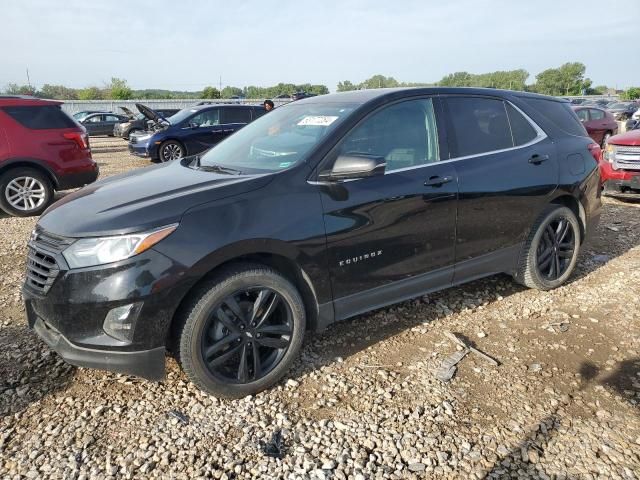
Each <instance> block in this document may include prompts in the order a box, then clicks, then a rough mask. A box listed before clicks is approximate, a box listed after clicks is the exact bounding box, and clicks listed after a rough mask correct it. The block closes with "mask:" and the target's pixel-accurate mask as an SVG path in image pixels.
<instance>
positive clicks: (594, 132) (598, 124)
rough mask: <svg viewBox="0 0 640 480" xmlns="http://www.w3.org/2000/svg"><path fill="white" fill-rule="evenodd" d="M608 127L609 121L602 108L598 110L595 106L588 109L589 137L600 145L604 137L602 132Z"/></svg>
mask: <svg viewBox="0 0 640 480" xmlns="http://www.w3.org/2000/svg"><path fill="white" fill-rule="evenodd" d="M608 129H609V122H608V121H607V117H606V115H605V113H604V111H602V110H598V109H597V108H590V109H589V128H588V129H587V131H589V134H590V136H591V138H592V139H593V140H594V141H595V142H596V143H597V144H598V145H600V144H601V143H602V140H603V138H604V134H605V133H606V131H607V130H608Z"/></svg>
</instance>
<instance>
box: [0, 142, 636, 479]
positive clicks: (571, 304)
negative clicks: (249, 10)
mask: <svg viewBox="0 0 640 480" xmlns="http://www.w3.org/2000/svg"><path fill="white" fill-rule="evenodd" d="M93 145H94V149H95V157H96V159H97V160H98V161H99V162H100V163H101V164H102V172H103V174H106V175H108V174H114V173H118V172H120V171H125V170H127V169H129V168H133V167H140V166H144V165H146V162H145V161H143V160H139V159H134V158H132V157H130V156H129V155H128V154H127V153H126V151H125V150H124V146H125V144H124V142H122V141H120V140H115V139H112V140H105V139H101V140H97V141H94V142H93ZM34 224H35V219H16V218H8V217H0V229H1V230H0V231H1V232H2V235H1V236H0V312H1V313H0V478H25V477H26V478H65V479H66V478H78V479H82V478H147V477H163V478H185V479H191V478H216V479H230V478H265V479H266V478H290V479H307V478H309V479H368V478H374V479H375V478H432V477H438V478H487V477H488V478H567V479H568V478H572V479H574V478H580V479H596V478H598V479H637V478H638V475H639V473H638V472H640V403H639V402H640V326H639V321H640V287H639V285H640V247H638V245H640V229H639V227H640V204H634V203H621V202H617V201H613V200H606V202H605V209H604V214H603V218H602V223H601V227H600V228H599V229H598V231H597V234H596V236H595V238H594V239H593V241H592V242H591V243H590V244H589V245H588V246H587V247H586V248H585V249H584V252H583V254H582V255H581V259H580V263H579V267H578V270H577V272H576V273H575V274H574V276H573V278H572V280H571V282H570V283H569V284H568V285H566V286H564V287H562V288H560V289H558V290H555V291H553V292H549V293H541V292H537V291H531V290H525V289H523V288H521V287H519V286H517V285H515V284H514V283H513V282H512V281H511V280H510V279H509V278H508V277H506V276H498V277H493V278H490V279H486V280H482V281H477V282H474V283H472V284H469V285H466V286H463V287H460V288H455V289H450V290H448V291H445V292H441V293H438V294H433V295H429V296H426V297H423V298H421V299H418V300H413V301H409V302H405V303H403V304H400V305H397V306H394V307H392V308H387V309H384V310H379V311H377V312H374V313H372V314H369V315H363V316H361V317H358V318H356V319H354V320H352V321H348V322H345V323H343V324H340V325H336V326H334V327H332V328H330V329H329V330H328V331H327V332H325V333H323V334H316V335H310V336H309V338H308V339H307V341H306V343H305V347H304V348H303V352H302V356H301V359H300V360H299V361H298V362H297V363H296V364H295V366H294V369H293V371H291V372H290V374H289V375H288V377H286V378H285V379H284V380H283V381H282V382H281V383H280V384H279V385H278V386H277V387H275V388H273V389H271V390H269V391H267V392H263V393H261V394H259V395H256V396H252V397H247V398H244V399H242V400H237V401H221V400H218V399H216V398H213V397H210V396H207V395H205V394H203V393H201V392H200V391H198V390H197V389H196V388H195V387H193V386H192V385H191V384H189V383H188V382H187V380H186V378H185V376H184V375H183V374H182V372H181V371H180V369H179V368H178V366H177V365H176V363H175V362H174V361H173V360H171V359H170V360H169V375H168V378H167V380H166V381H165V382H163V383H150V382H146V381H143V380H140V379H137V378H133V377H127V376H123V375H116V374H110V373H105V372H100V371H95V370H86V369H76V368H74V367H71V366H68V365H66V364H65V363H63V362H62V361H61V360H60V358H59V357H58V356H57V355H56V354H55V353H52V352H51V351H50V350H49V349H48V348H47V347H46V346H45V345H44V344H43V343H42V342H41V341H40V340H38V339H37V337H36V336H35V335H34V334H32V333H31V332H29V331H28V330H27V329H26V326H25V319H24V311H23V309H22V305H21V300H20V293H19V292H20V290H19V288H20V285H21V282H22V270H23V263H24V255H25V242H26V240H27V238H28V234H29V232H30V230H31V229H32V228H33V225H34ZM607 227H615V228H616V229H617V231H614V230H612V229H610V228H607ZM554 325H556V326H554ZM559 326H562V329H561V328H560V327H559ZM566 326H568V328H566ZM445 330H449V331H452V332H456V333H458V334H461V335H464V336H465V337H466V338H467V339H468V340H470V341H473V342H474V343H475V346H476V347H477V348H478V349H480V350H481V351H483V352H486V353H487V354H489V355H491V356H492V357H494V358H496V359H497V360H499V362H500V363H501V365H500V366H499V367H492V366H490V365H489V364H487V363H486V362H483V360H482V359H480V358H479V357H478V356H475V355H473V354H470V355H467V356H466V357H465V358H464V359H463V360H462V361H461V362H460V363H459V365H458V370H457V372H456V374H455V376H454V377H453V379H452V380H451V381H450V382H449V383H446V384H445V383H442V382H440V381H438V380H436V379H435V377H434V371H435V370H436V369H437V368H438V367H439V366H440V364H441V362H442V360H443V359H444V358H446V357H447V356H449V355H450V354H451V353H453V352H455V351H456V347H455V346H454V344H453V343H452V342H451V341H449V340H448V339H447V338H446V336H445V335H444V334H443V332H444V331H445ZM276 431H281V432H282V435H283V439H284V448H285V450H284V452H283V458H282V459H279V458H270V457H267V456H265V455H264V454H263V453H262V448H261V446H262V445H263V444H264V443H265V442H269V441H270V440H271V438H272V435H273V433H274V432H276Z"/></svg>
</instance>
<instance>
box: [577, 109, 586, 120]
mask: <svg viewBox="0 0 640 480" xmlns="http://www.w3.org/2000/svg"><path fill="white" fill-rule="evenodd" d="M575 112H576V115H577V116H578V118H579V119H580V121H581V122H588V121H589V110H587V109H586V108H581V109H580V110H575Z"/></svg>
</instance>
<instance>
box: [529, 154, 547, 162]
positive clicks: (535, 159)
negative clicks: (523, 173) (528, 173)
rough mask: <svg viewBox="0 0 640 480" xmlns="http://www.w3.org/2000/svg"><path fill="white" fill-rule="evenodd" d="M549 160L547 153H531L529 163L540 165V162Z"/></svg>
mask: <svg viewBox="0 0 640 480" xmlns="http://www.w3.org/2000/svg"><path fill="white" fill-rule="evenodd" d="M547 160H549V155H538V154H537V153H536V154H535V155H532V156H531V158H530V159H529V163H533V164H534V165H540V164H541V163H542V162H546V161H547Z"/></svg>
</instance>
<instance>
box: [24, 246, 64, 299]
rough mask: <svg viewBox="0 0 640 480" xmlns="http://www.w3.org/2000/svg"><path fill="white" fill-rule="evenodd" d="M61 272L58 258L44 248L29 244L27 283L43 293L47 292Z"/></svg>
mask: <svg viewBox="0 0 640 480" xmlns="http://www.w3.org/2000/svg"><path fill="white" fill-rule="evenodd" d="M58 273H60V269H59V268H58V264H57V263H56V259H55V258H53V257H52V256H51V255H49V254H48V253H46V252H45V251H43V250H38V249H37V248H34V247H32V246H29V253H28V254H27V279H26V284H27V285H28V286H29V287H31V289H33V290H35V291H36V292H39V293H41V294H43V295H44V294H46V293H47V292H48V291H49V289H50V288H51V285H53V282H54V281H55V279H56V277H57V276H58Z"/></svg>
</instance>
